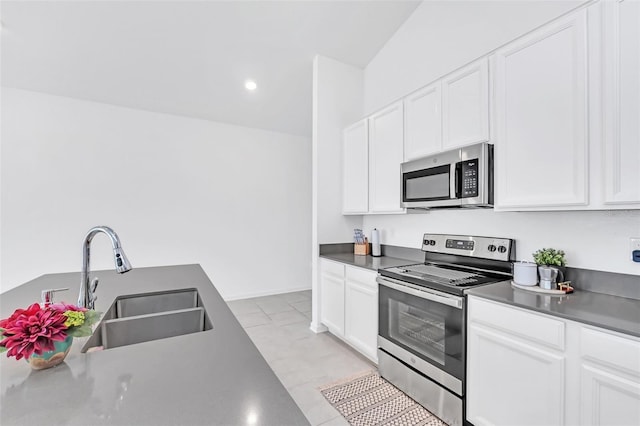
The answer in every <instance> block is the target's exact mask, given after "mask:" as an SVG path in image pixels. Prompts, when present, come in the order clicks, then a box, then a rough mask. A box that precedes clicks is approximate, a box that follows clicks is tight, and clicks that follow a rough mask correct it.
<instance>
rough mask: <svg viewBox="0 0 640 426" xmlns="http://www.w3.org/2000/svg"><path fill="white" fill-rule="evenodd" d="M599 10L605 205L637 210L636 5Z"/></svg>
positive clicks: (639, 64)
mask: <svg viewBox="0 0 640 426" xmlns="http://www.w3.org/2000/svg"><path fill="white" fill-rule="evenodd" d="M603 7H604V31H603V35H604V43H603V47H604V51H603V71H604V75H603V76H604V85H603V88H604V90H603V106H604V111H603V112H604V115H603V118H604V135H605V140H604V205H605V207H608V208H611V207H615V206H617V205H624V204H630V205H634V204H635V207H633V208H639V207H640V206H639V205H638V204H640V166H639V165H640V2H638V1H631V0H622V1H608V2H605V3H604V4H603ZM629 207H631V206H629Z"/></svg>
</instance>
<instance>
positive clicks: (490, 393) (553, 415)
mask: <svg viewBox="0 0 640 426" xmlns="http://www.w3.org/2000/svg"><path fill="white" fill-rule="evenodd" d="M468 316H469V326H468V329H467V336H468V337H467V345H468V346H467V353H468V356H467V420H469V421H470V422H471V423H473V424H474V425H476V426H482V425H560V424H563V423H564V401H563V396H564V391H565V390H564V370H565V363H566V360H565V355H564V351H563V343H564V341H563V337H564V323H563V322H562V321H556V320H553V319H549V318H544V317H542V316H540V315H536V314H534V313H529V312H524V311H521V310H517V309H513V308H509V307H506V306H504V305H500V304H497V303H493V302H489V301H485V300H482V299H477V298H474V297H469V305H468Z"/></svg>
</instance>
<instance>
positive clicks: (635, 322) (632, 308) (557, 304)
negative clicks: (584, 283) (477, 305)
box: [467, 281, 640, 337]
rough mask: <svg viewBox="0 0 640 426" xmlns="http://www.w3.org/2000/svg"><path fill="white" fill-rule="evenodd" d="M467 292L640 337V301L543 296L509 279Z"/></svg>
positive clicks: (587, 295) (586, 294) (578, 292)
mask: <svg viewBox="0 0 640 426" xmlns="http://www.w3.org/2000/svg"><path fill="white" fill-rule="evenodd" d="M467 294H468V295H472V296H478V297H482V298H485V299H490V300H495V301H496V302H502V303H506V304H509V305H513V306H517V307H520V308H525V309H530V310H533V311H537V312H541V313H544V314H549V315H554V316H557V317H561V318H565V319H568V320H572V321H577V322H581V323H586V324H591V325H595V326H597V327H602V328H606V329H609V330H613V331H618V332H621V333H625V334H630V335H633V336H637V337H640V300H636V299H630V298H626V297H618V296H610V295H606V294H600V293H593V292H590V291H581V290H576V291H575V292H574V293H571V294H567V295H560V296H556V295H546V294H538V293H532V292H530V291H528V290H521V289H518V288H513V287H512V286H511V281H503V282H500V283H496V284H491V285H486V286H481V287H476V288H473V289H471V290H468V291H467Z"/></svg>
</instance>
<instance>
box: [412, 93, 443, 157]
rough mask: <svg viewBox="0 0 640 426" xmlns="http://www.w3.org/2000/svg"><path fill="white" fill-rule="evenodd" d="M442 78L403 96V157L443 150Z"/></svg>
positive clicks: (418, 155)
mask: <svg viewBox="0 0 640 426" xmlns="http://www.w3.org/2000/svg"><path fill="white" fill-rule="evenodd" d="M440 87H441V82H440V81H437V82H436V83H434V84H431V85H429V86H427V87H425V88H423V89H420V90H419V91H417V92H415V93H413V94H411V95H409V96H407V97H406V98H405V99H404V159H405V161H409V160H413V159H416V158H420V157H424V156H425V155H428V154H432V153H435V152H439V151H441V150H442V108H441V104H442V96H441V90H440Z"/></svg>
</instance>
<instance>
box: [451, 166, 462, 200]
mask: <svg viewBox="0 0 640 426" xmlns="http://www.w3.org/2000/svg"><path fill="white" fill-rule="evenodd" d="M451 167H452V168H453V167H455V170H454V171H453V172H454V173H453V174H454V176H455V177H454V180H455V181H454V188H455V193H456V194H455V198H462V163H461V162H458V163H455V164H452V165H451Z"/></svg>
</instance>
